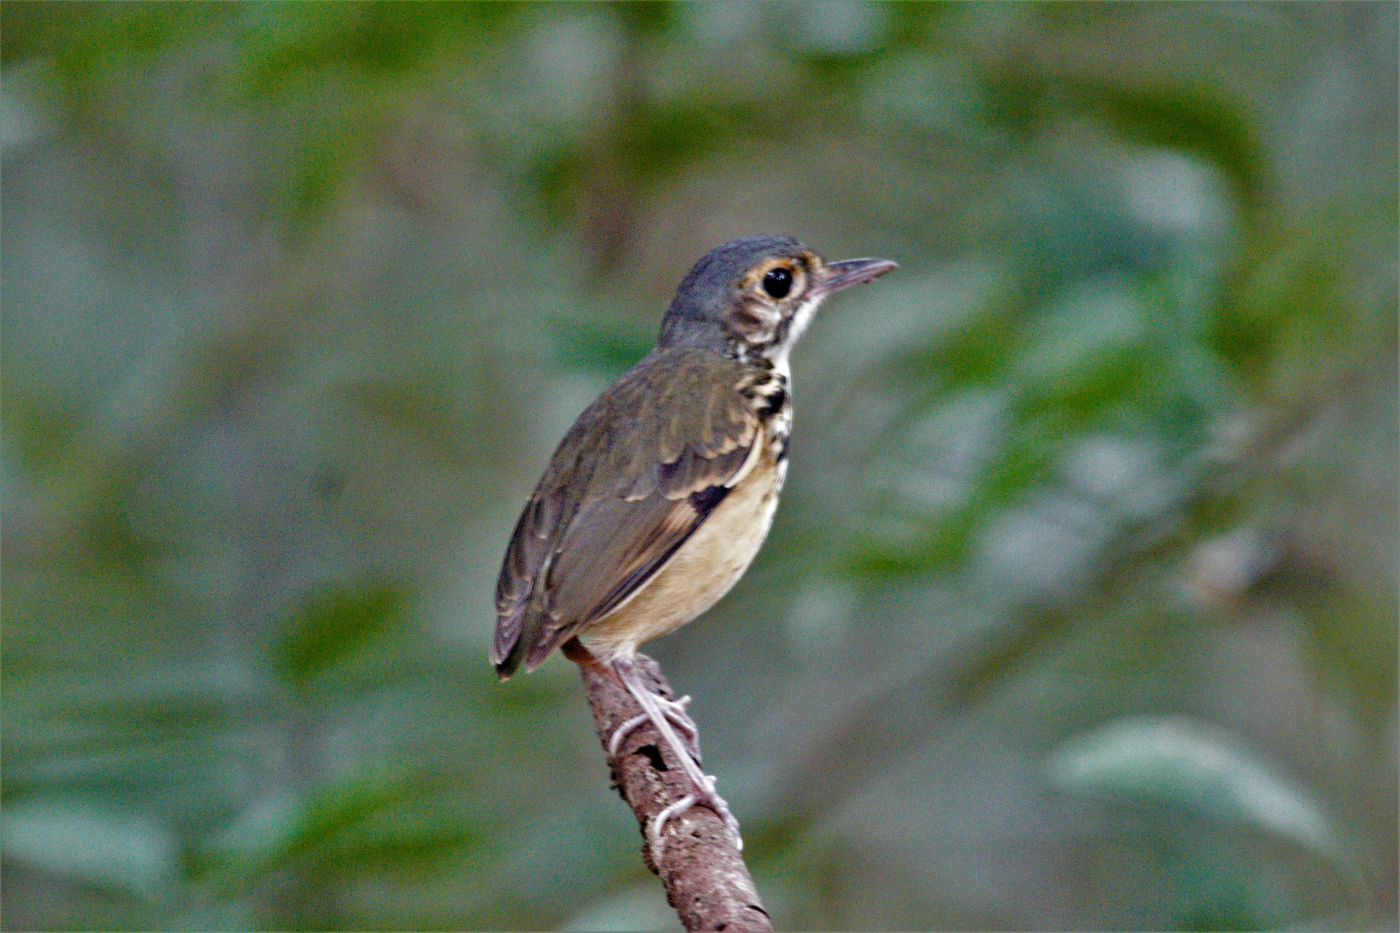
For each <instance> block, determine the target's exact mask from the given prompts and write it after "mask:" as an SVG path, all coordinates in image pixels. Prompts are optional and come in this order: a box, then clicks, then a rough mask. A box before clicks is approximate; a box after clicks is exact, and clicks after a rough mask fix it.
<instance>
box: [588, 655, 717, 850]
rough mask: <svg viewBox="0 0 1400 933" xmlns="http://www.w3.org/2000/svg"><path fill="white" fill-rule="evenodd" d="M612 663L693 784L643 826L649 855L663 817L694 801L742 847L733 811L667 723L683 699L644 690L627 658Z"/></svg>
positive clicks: (659, 843)
mask: <svg viewBox="0 0 1400 933" xmlns="http://www.w3.org/2000/svg"><path fill="white" fill-rule="evenodd" d="M612 667H613V670H614V671H615V672H616V673H617V677H618V680H620V681H621V682H622V685H623V686H624V687H626V688H627V692H628V693H630V694H632V699H634V700H636V701H637V704H638V705H639V706H641V708H642V710H643V711H644V712H645V714H646V717H647V718H648V719H650V720H651V722H652V724H653V725H654V726H656V731H657V732H659V733H660V734H661V740H662V741H663V742H665V743H666V744H667V745H668V746H670V748H671V753H672V754H673V755H674V756H675V757H676V760H677V761H678V762H679V763H680V766H681V770H682V771H683V772H685V776H686V777H688V778H689V779H690V782H691V783H692V784H693V785H694V786H695V790H694V792H692V793H689V794H686V795H685V796H684V797H682V798H681V799H680V800H678V801H676V802H675V803H673V804H671V805H670V806H668V807H667V808H666V809H664V810H662V811H661V812H660V813H658V814H657V815H656V817H655V818H654V819H653V820H652V823H651V825H650V826H648V827H647V837H648V839H649V840H650V842H651V852H652V857H653V858H657V857H659V856H660V854H661V849H662V847H663V846H664V844H665V843H664V841H663V836H662V834H661V833H662V830H664V829H665V827H666V823H667V821H669V820H671V819H674V818H675V817H677V816H679V815H680V814H682V813H684V812H685V811H686V810H689V809H690V808H691V807H693V806H695V805H696V804H700V805H702V806H706V807H709V808H710V809H711V810H713V811H715V813H717V814H719V817H720V819H721V820H723V821H724V825H725V827H726V828H727V829H728V830H729V831H730V833H732V834H733V836H734V842H735V845H736V846H737V847H738V848H741V849H742V848H743V845H744V840H743V837H742V836H740V835H739V821H738V820H736V819H735V818H734V814H733V813H731V812H729V804H727V803H725V802H724V798H722V797H721V796H720V795H719V794H718V793H716V792H715V779H714V778H712V777H710V776H709V775H707V774H705V773H704V772H703V771H701V770H700V764H699V762H697V761H696V760H695V757H694V756H693V755H692V754H691V752H690V749H689V748H687V747H686V746H685V745H684V744H683V743H682V742H681V739H680V736H678V735H677V734H676V731H675V730H674V729H673V728H672V727H671V725H672V720H671V718H670V717H671V716H675V715H680V716H685V705H684V703H683V702H682V701H680V700H674V701H673V700H665V699H663V698H662V697H659V696H657V695H656V694H655V693H652V692H651V691H650V690H648V689H647V686H646V684H644V683H642V680H641V678H640V677H639V676H638V675H637V669H636V667H635V666H634V665H633V663H632V659H631V658H618V659H617V660H615V661H613V662H612ZM668 710H669V715H668ZM685 718H686V722H687V724H688V725H689V730H688V731H690V732H692V733H694V732H696V731H698V730H697V729H696V728H695V724H694V723H693V722H690V719H689V717H685ZM629 723H632V720H629V721H628V722H627V723H623V726H626V727H628V728H635V727H636V726H635V723H632V724H631V725H629ZM619 728H622V727H619ZM610 744H611V743H610Z"/></svg>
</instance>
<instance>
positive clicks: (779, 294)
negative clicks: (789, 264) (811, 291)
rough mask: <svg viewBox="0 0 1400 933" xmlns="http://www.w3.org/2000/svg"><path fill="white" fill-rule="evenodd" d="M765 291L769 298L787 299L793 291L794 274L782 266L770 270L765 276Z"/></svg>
mask: <svg viewBox="0 0 1400 933" xmlns="http://www.w3.org/2000/svg"><path fill="white" fill-rule="evenodd" d="M763 290H764V291H765V292H767V293H768V297H769V298H786V297H787V293H788V292H790V291H792V272H791V271H790V270H788V269H784V268H783V267H782V266H779V267H778V268H776V269H769V270H768V273H767V274H766V275H764V276H763Z"/></svg>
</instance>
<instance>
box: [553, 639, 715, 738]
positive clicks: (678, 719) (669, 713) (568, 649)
mask: <svg viewBox="0 0 1400 933" xmlns="http://www.w3.org/2000/svg"><path fill="white" fill-rule="evenodd" d="M561 650H562V651H563V652H564V657H566V658H568V659H569V660H570V661H573V662H574V663H575V664H577V665H579V666H580V667H587V668H590V669H592V670H596V671H600V672H602V673H604V674H610V675H612V677H613V679H614V680H617V681H618V683H621V682H622V676H621V675H620V674H618V672H617V671H616V670H615V669H614V668H613V667H612V666H610V665H607V664H603V663H602V662H601V661H599V660H598V659H597V658H595V657H594V656H593V653H592V652H591V651H589V650H588V649H587V648H585V647H583V645H582V644H580V642H579V640H578V639H577V638H570V639H569V640H568V641H566V642H564V645H563V648H562V649H561ZM624 686H625V685H624ZM648 693H650V691H648ZM651 695H652V696H653V697H655V698H656V702H657V703H659V704H661V708H662V709H663V710H664V711H665V713H666V718H667V719H669V720H671V725H673V726H675V727H676V728H677V729H679V730H681V732H682V733H683V734H684V735H685V737H686V739H687V740H689V742H690V754H691V756H692V757H693V758H694V759H695V760H696V761H699V760H700V730H699V728H698V727H696V725H695V723H694V722H693V721H692V720H691V718H690V717H689V716H688V715H686V712H685V708H686V707H687V706H689V705H690V697H688V696H683V697H681V698H680V699H679V700H669V699H667V698H666V697H663V696H660V695H658V694H655V693H652V694H651ZM650 719H651V715H650V714H649V713H642V714H641V715H640V716H633V717H632V718H631V719H628V720H626V721H624V722H622V723H621V724H619V725H618V727H617V728H616V729H614V730H613V733H612V735H611V736H609V738H608V754H609V755H610V756H616V755H617V750H618V749H619V748H621V747H622V743H623V741H624V740H625V739H626V738H627V736H629V735H631V734H632V730H634V729H636V728H637V727H638V726H640V725H641V724H642V723H644V722H647V721H649V720H650Z"/></svg>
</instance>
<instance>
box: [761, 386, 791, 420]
mask: <svg viewBox="0 0 1400 933" xmlns="http://www.w3.org/2000/svg"><path fill="white" fill-rule="evenodd" d="M787 397H788V393H787V383H785V382H778V383H775V384H774V385H773V387H772V388H771V389H770V390H769V391H768V395H767V397H766V398H764V400H763V407H762V408H760V409H759V413H760V414H762V415H763V416H764V417H765V418H771V417H773V416H774V415H776V414H777V413H778V412H780V411H782V410H783V406H784V405H786V404H787Z"/></svg>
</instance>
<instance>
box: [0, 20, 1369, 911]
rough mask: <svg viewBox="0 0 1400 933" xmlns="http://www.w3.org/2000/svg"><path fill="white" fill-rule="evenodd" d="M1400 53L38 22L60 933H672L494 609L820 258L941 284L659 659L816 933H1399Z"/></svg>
mask: <svg viewBox="0 0 1400 933" xmlns="http://www.w3.org/2000/svg"><path fill="white" fill-rule="evenodd" d="M1396 11H1397V7H1396V6H1395V5H1394V4H1392V3H1379V4H1374V5H1373V4H1362V3H1330V4H1285V5H1270V4H1260V3H1247V4H1240V5H1214V4H1190V5H1159V4H1130V5H1111V6H1098V5H1079V4H1075V5H1059V4H1044V5H1034V6H1022V5H1016V4H992V5H985V6H984V5H899V4H894V5H883V4H882V5H864V4H846V3H841V4H836V3H810V4H786V3H774V4H762V5H750V4H742V3H724V4H697V5H690V6H678V7H670V6H631V5H614V6H606V7H604V6H591V5H544V6H533V5H513V4H510V5H489V6H464V5H453V4H434V5H430V6H417V5H411V4H394V5H357V4H326V5H322V4H285V5H284V4H273V5H258V4H254V5H247V4H194V5H183V4H169V5H158V6H147V5H143V4H116V5H78V6H68V5H63V4H50V3H44V4H37V3H36V4H6V5H4V6H3V9H2V10H0V14H3V79H4V81H3V188H4V192H3V201H4V203H3V209H4V213H3V241H0V242H2V243H3V302H2V303H0V310H3V360H2V362H3V398H2V399H0V400H2V401H3V408H4V411H3V414H4V421H3V425H4V426H3V434H2V435H0V445H2V446H0V477H2V478H3V484H4V486H3V488H4V513H3V575H4V577H3V589H2V590H0V595H2V596H3V604H2V608H3V622H4V628H3V652H4V653H3V672H4V680H3V688H4V697H3V699H4V705H3V726H4V746H3V775H4V817H3V857H4V862H3V868H4V876H3V877H4V885H3V892H0V893H3V910H4V916H3V923H4V926H5V927H6V928H8V929H18V928H25V927H41V928H68V927H89V928H123V927H165V928H178V929H197V928H215V929H237V928H271V929H278V928H304V927H310V928H323V929H331V928H363V929H404V928H438V927H452V928H473V927H496V928H522V927H523V928H541V927H553V928H571V929H606V928H619V929H624V928H640V927H648V926H660V927H663V928H664V927H674V924H675V920H674V916H673V915H671V914H670V913H669V911H668V910H667V908H666V907H665V904H664V902H663V900H662V897H661V892H660V886H659V885H658V884H657V883H656V881H655V880H654V879H653V878H651V877H650V876H648V875H647V874H646V873H645V871H644V869H643V867H642V862H641V859H640V857H639V849H640V844H641V839H640V837H639V835H638V833H637V829H636V826H635V824H634V823H633V821H632V818H631V815H630V814H629V813H628V812H627V810H626V808H625V807H624V806H623V805H622V803H621V802H620V801H619V800H618V799H617V798H616V797H615V795H613V794H612V793H611V792H610V791H609V790H608V787H607V776H606V772H605V767H604V762H603V756H602V753H601V751H600V749H599V747H598V744H597V740H596V739H595V737H594V735H593V733H592V729H591V727H590V724H589V719H588V714H587V710H586V707H585V704H584V701H583V698H582V693H581V690H580V688H579V684H578V680H577V677H576V675H575V673H574V671H573V669H572V667H571V666H570V665H569V664H568V663H567V662H565V661H563V660H560V659H555V660H552V661H551V662H550V663H549V664H547V665H546V666H545V668H544V669H543V670H541V671H540V672H538V673H537V674H535V675H533V676H530V677H524V678H518V679H516V680H514V681H512V682H511V683H509V684H508V685H504V686H503V685H499V684H497V683H496V681H495V679H494V677H493V676H492V672H491V670H490V668H489V666H488V664H487V662H486V646H487V643H488V639H489V637H490V632H491V628H492V625H493V622H494V620H493V612H492V598H491V588H492V585H493V583H494V579H495V575H496V571H497V569H498V566H499V560H500V557H501V554H502V552H503V550H504V547H505V543H506V540H507V538H508V536H509V533H510V529H511V525H512V523H513V522H514V519H515V517H516V514H517V511H518V509H519V507H520V505H521V504H522V503H523V501H524V498H525V496H526V495H527V493H528V491H529V489H530V487H531V485H532V484H533V483H534V481H535V479H536V478H537V476H538V474H539V471H540V469H541V468H542V466H543V464H544V461H545V459H546V458H547V456H548V454H549V451H550V450H551V449H552V447H553V445H554V443H555V442H556V440H557V439H558V437H559V435H560V434H561V432H562V431H563V429H564V428H565V426H566V425H567V424H568V423H569V422H570V420H572V418H573V417H574V415H576V414H577V412H578V411H579V410H580V409H581V408H582V407H583V406H584V404H586V403H587V401H588V400H589V399H590V398H591V397H592V396H593V395H594V394H595V393H596V392H598V390H599V389H600V388H601V387H602V386H603V385H604V384H605V383H606V381H607V380H608V379H610V378H612V377H614V376H616V375H617V374H618V373H620V372H621V371H622V370H623V369H625V368H626V367H627V366H628V365H630V363H631V362H633V361H634V360H635V359H636V358H638V357H639V356H640V355H641V354H642V353H644V352H645V351H646V349H647V348H648V347H649V346H650V345H651V343H652V341H653V338H654V334H655V331H656V327H657V323H658V321H659V318H660V313H661V311H662V309H663V308H664V306H665V302H666V301H667V300H668V298H669V295H670V293H671V291H672V290H673V289H674V287H675V285H676V283H677V281H678V280H679V279H680V277H681V275H682V274H683V273H684V272H685V270H686V269H687V268H688V267H689V265H690V264H691V263H692V262H693V261H694V260H695V259H696V258H698V257H699V256H700V255H701V254H703V253H704V252H705V251H706V250H708V249H709V248H710V247H712V246H714V245H716V244H717V243H719V242H721V241H723V240H726V239H728V238H730V237H732V236H735V235H739V234H745V233H758V232H783V233H791V234H794V235H796V236H798V237H800V238H802V239H804V240H805V241H806V242H808V243H809V244H810V245H812V246H813V247H814V248H816V249H818V250H819V251H821V252H822V253H823V254H824V255H825V256H827V257H828V258H832V259H839V258H845V257H849V256H864V255H874V256H887V257H891V258H893V259H896V260H897V261H899V262H900V264H901V269H900V270H899V271H898V272H897V273H895V274H893V275H890V276H888V277H886V278H884V279H881V280H880V281H879V282H878V283H875V284H873V285H871V286H868V287H866V288H862V289H860V290H858V291H856V292H854V293H851V294H847V295H843V296H842V297H840V298H839V299H836V300H834V301H832V302H831V303H829V304H828V306H827V308H826V309H824V311H823V313H822V315H821V316H819V318H818V320H817V321H816V322H815V324H814V326H813V327H812V329H811V331H810V333H809V335H808V337H807V338H806V340H805V341H804V343H803V345H802V346H801V347H800V348H799V349H798V351H797V353H796V354H795V359H794V369H795V398H796V405H797V425H796V435H795V438H794V447H793V461H792V470H791V474H790V478H789V485H788V489H787V493H786V495H785V497H784V500H783V504H782V507H781V509H780V510H779V513H778V517H777V521H776V527H775V528H774V531H773V534H772V536H771V538H770V539H769V542H768V545H767V546H766V548H765V550H764V551H763V553H762V554H761V556H760V558H759V560H758V562H757V563H756V565H755V566H754V568H753V569H752V571H751V572H750V573H749V574H748V575H747V576H746V577H745V579H744V580H743V581H742V582H741V583H740V584H739V586H738V587H737V589H736V590H735V591H734V593H733V594H732V595H731V596H730V597H729V598H728V599H726V600H725V601H724V602H723V603H722V604H721V605H720V606H719V607H718V608H716V609H715V610H714V611H713V612H711V613H710V614H709V615H708V616H707V617H706V618H705V619H703V620H702V621H700V622H697V623H695V624H694V625H691V626H689V627H688V628H686V629H685V630H683V631H682V632H679V633H677V634H676V635H674V636H672V637H670V638H668V639H665V640H664V641H662V642H660V643H657V644H654V645H653V646H652V651H653V653H654V654H655V655H656V656H657V657H658V658H659V659H660V661H661V662H662V665H663V667H664V668H665V670H666V671H667V672H668V674H669V675H670V677H671V679H672V681H673V682H674V683H675V684H676V685H677V687H678V688H679V689H681V690H682V691H684V692H688V693H691V694H693V695H694V697H695V705H694V708H693V712H694V714H695V717H696V719H697V720H698V722H699V723H700V726H701V729H702V735H703V741H704V748H705V752H706V757H705V765H706V769H707V770H708V771H711V772H713V773H715V774H716V775H718V778H719V788H720V790H721V792H722V793H724V794H725V795H726V796H727V797H728V799H729V801H730V803H731V804H732V806H733V808H734V811H735V813H736V814H737V815H738V816H739V818H740V819H741V820H742V822H743V825H744V828H745V834H746V837H747V841H748V849H747V854H748V855H749V857H750V864H751V866H752V868H753V871H754V873H755V876H756V878H757V881H758V885H759V888H760V890H761V891H762V892H763V894H764V896H765V898H766V899H767V903H768V905H769V907H770V909H771V910H772V912H773V913H774V915H775V917H776V918H777V921H778V924H779V926H780V927H787V928H801V927H818V928H835V929H870V928H1065V927H1069V928H1095V927H1112V928H1202V929H1204V928H1211V929H1231V928H1240V929H1243V928H1257V927H1271V926H1293V927H1308V928H1315V929H1361V928H1375V929H1394V928H1395V924H1396V915H1395V904H1396V887H1395V884H1396V881H1395V879H1396V746H1397V721H1396V614H1397V604H1396V585H1395V584H1396V566H1397V546H1396V539H1397V532H1396V525H1397V522H1396V496H1397V486H1396V462H1397V460H1396V454H1397V446H1396V444H1397V442H1396V421H1397V406H1396V394H1397V393H1396V378H1397V377H1396V351H1397V347H1396V304H1397V294H1396V261H1397V245H1396V224H1397V211H1396V200H1397V198H1396V152H1397V140H1396V96H1397V83H1396V70H1397V66H1396V47H1397V29H1396V19H1397V16H1396Z"/></svg>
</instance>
